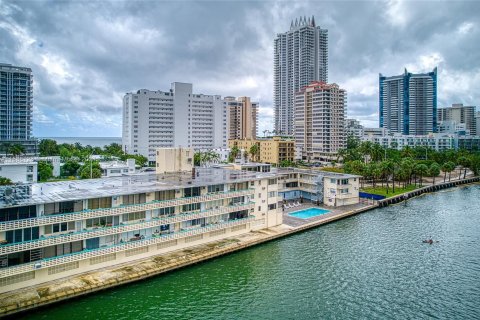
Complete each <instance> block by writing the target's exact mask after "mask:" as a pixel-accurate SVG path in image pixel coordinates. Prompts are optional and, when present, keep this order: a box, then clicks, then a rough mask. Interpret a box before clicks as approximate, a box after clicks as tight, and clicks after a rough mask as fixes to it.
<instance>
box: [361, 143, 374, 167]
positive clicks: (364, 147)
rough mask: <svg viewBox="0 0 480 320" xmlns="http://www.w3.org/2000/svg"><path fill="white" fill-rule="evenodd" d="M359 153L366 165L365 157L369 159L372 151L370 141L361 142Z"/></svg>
mask: <svg viewBox="0 0 480 320" xmlns="http://www.w3.org/2000/svg"><path fill="white" fill-rule="evenodd" d="M359 149H360V152H361V154H362V158H363V159H364V161H365V163H367V162H368V161H367V159H368V158H367V157H369V158H370V159H371V155H372V150H373V143H372V142H371V141H363V142H362V143H361V144H360V147H359Z"/></svg>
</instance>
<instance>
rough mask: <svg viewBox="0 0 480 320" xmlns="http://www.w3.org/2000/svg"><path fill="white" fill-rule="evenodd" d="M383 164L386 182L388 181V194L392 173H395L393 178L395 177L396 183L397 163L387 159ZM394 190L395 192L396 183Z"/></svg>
mask: <svg viewBox="0 0 480 320" xmlns="http://www.w3.org/2000/svg"><path fill="white" fill-rule="evenodd" d="M381 166H382V171H383V176H384V177H385V182H386V183H387V194H388V179H389V177H390V175H393V178H394V179H393V183H395V174H394V170H395V164H394V163H393V161H390V160H387V161H384V162H382V164H381ZM393 192H395V185H394V186H393Z"/></svg>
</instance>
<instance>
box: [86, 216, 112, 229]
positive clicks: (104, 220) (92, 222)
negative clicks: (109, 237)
mask: <svg viewBox="0 0 480 320" xmlns="http://www.w3.org/2000/svg"><path fill="white" fill-rule="evenodd" d="M118 224H119V217H118V216H108V217H100V218H92V219H87V221H86V227H87V228H91V227H111V226H116V225H118Z"/></svg>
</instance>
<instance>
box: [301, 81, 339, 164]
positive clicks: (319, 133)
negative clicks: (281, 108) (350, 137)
mask: <svg viewBox="0 0 480 320" xmlns="http://www.w3.org/2000/svg"><path fill="white" fill-rule="evenodd" d="M346 101H347V92H346V91H345V90H344V89H340V88H339V86H338V85H337V84H336V83H333V84H326V83H324V82H319V81H314V82H312V83H311V84H310V85H308V86H306V87H304V88H302V89H301V90H300V91H299V92H297V93H296V94H295V147H296V152H297V158H301V159H302V160H307V161H312V160H313V161H329V160H332V159H334V158H335V157H336V155H337V153H338V150H339V149H341V148H344V147H345V145H346V140H347V135H346V132H345V114H346Z"/></svg>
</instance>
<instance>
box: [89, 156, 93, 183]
mask: <svg viewBox="0 0 480 320" xmlns="http://www.w3.org/2000/svg"><path fill="white" fill-rule="evenodd" d="M92 176H93V174H92V155H91V154H90V179H92Z"/></svg>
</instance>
